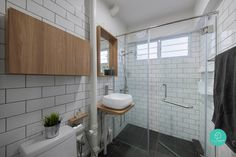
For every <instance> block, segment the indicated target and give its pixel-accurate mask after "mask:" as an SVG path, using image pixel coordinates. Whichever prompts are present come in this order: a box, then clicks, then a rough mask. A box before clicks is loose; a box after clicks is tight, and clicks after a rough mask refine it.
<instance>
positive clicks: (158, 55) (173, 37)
mask: <svg viewBox="0 0 236 157" xmlns="http://www.w3.org/2000/svg"><path fill="white" fill-rule="evenodd" d="M190 34H191V33H185V34H179V35H173V36H167V37H161V38H157V39H153V40H151V41H150V43H152V42H157V57H156V58H145V59H138V45H142V44H148V42H144V41H143V42H138V43H137V44H136V52H137V53H136V60H137V61H142V60H147V59H151V60H153V59H158V58H175V57H188V56H189V55H190V53H191V42H190V41H191V35H190ZM181 37H188V54H187V55H183V56H170V57H162V56H161V53H162V52H161V41H162V40H168V39H175V38H181ZM149 49H150V48H149ZM149 55H150V54H149ZM149 55H148V54H147V56H149Z"/></svg>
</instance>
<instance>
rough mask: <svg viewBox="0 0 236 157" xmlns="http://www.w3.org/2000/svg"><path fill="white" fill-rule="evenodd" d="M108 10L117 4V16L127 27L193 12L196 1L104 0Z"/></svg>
mask: <svg viewBox="0 0 236 157" xmlns="http://www.w3.org/2000/svg"><path fill="white" fill-rule="evenodd" d="M104 1H105V2H106V4H107V5H108V6H109V8H112V6H113V5H114V4H115V3H117V4H118V6H119V7H120V11H119V13H118V15H117V16H119V17H120V19H121V20H122V21H123V22H124V23H125V24H126V25H127V26H128V27H132V26H134V25H139V24H141V23H144V22H147V21H149V20H153V19H158V18H163V17H166V16H171V15H175V14H183V13H184V12H190V11H193V10H194V7H195V3H196V2H197V1H198V0H104Z"/></svg>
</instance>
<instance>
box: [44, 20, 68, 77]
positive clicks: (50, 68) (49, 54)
mask: <svg viewBox="0 0 236 157" xmlns="http://www.w3.org/2000/svg"><path fill="white" fill-rule="evenodd" d="M43 35H44V44H43V47H44V50H43V52H42V53H43V63H42V66H43V74H55V75H64V74H65V56H66V48H65V41H66V40H65V33H64V32H62V31H60V30H59V29H57V28H55V27H52V26H50V25H48V24H44V31H43Z"/></svg>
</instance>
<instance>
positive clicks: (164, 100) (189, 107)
mask: <svg viewBox="0 0 236 157" xmlns="http://www.w3.org/2000/svg"><path fill="white" fill-rule="evenodd" d="M162 101H163V102H166V103H169V104H172V105H175V106H179V107H182V108H186V109H192V108H193V106H184V105H180V104H177V103H174V102H170V101H168V100H166V99H163V100H162Z"/></svg>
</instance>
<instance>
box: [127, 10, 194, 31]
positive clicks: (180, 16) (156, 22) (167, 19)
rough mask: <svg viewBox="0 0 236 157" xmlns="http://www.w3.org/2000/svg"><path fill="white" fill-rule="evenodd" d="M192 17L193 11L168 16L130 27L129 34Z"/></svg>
mask: <svg viewBox="0 0 236 157" xmlns="http://www.w3.org/2000/svg"><path fill="white" fill-rule="evenodd" d="M192 16H193V12H192V11H191V10H189V11H186V12H183V13H180V14H176V15H167V16H164V17H162V18H158V19H153V20H149V21H145V22H143V23H141V24H137V25H134V26H132V27H129V28H128V32H131V31H134V30H139V29H143V28H147V27H150V26H155V25H160V24H164V23H167V22H172V21H175V20H179V19H184V18H188V17H192Z"/></svg>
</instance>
